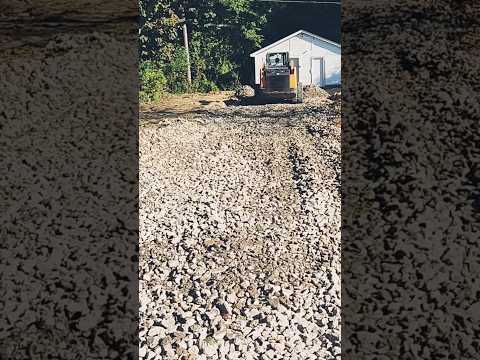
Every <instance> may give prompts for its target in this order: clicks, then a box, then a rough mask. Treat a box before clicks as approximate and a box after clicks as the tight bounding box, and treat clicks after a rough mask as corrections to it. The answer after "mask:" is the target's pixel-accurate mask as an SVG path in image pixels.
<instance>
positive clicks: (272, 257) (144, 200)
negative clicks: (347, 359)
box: [140, 103, 340, 360]
mask: <svg viewBox="0 0 480 360" xmlns="http://www.w3.org/2000/svg"><path fill="white" fill-rule="evenodd" d="M332 109H333V108H332V107H331V106H326V105H325V104H320V105H318V104H315V103H306V104H298V105H291V104H275V105H262V106H232V107H227V108H220V109H212V110H209V111H208V112H205V113H200V114H195V115H192V116H190V117H186V118H183V119H179V118H169V119H165V118H163V119H157V121H156V123H155V124H150V125H148V126H145V127H141V129H140V254H141V258H140V305H141V306H140V324H141V327H140V357H141V358H142V359H207V358H208V359H247V360H248V359H302V360H303V359H337V358H340V356H339V354H340V194H339V191H340V127H339V114H338V112H335V111H334V110H332Z"/></svg>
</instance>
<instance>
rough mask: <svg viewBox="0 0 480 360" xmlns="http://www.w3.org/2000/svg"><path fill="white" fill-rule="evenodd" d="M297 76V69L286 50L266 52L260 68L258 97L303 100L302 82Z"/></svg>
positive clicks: (298, 101)
mask: <svg viewBox="0 0 480 360" xmlns="http://www.w3.org/2000/svg"><path fill="white" fill-rule="evenodd" d="M297 76H298V69H297V68H296V66H295V64H294V63H293V61H290V60H289V56H288V52H277V53H268V54H267V58H266V61H265V65H264V66H263V68H262V69H261V70H260V88H259V95H260V97H262V98H267V99H268V98H272V99H282V100H292V101H294V102H297V103H301V102H303V91H302V83H301V82H299V81H298V78H297Z"/></svg>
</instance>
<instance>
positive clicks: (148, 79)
mask: <svg viewBox="0 0 480 360" xmlns="http://www.w3.org/2000/svg"><path fill="white" fill-rule="evenodd" d="M166 85H167V79H166V78H165V75H164V74H163V72H162V69H161V67H160V66H159V65H158V64H157V63H155V62H152V61H145V62H143V63H142V64H141V65H140V94H139V97H140V101H141V102H151V101H158V100H159V99H160V98H161V97H162V96H164V95H165V93H166V90H167V89H166Z"/></svg>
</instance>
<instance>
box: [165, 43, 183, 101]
mask: <svg viewBox="0 0 480 360" xmlns="http://www.w3.org/2000/svg"><path fill="white" fill-rule="evenodd" d="M165 68H166V71H167V73H166V74H167V79H168V80H167V82H168V89H169V90H170V92H172V93H184V92H187V91H188V80H187V57H186V52H185V49H184V48H177V49H176V50H175V51H174V53H173V55H172V60H171V62H170V63H169V64H167V65H166V66H165Z"/></svg>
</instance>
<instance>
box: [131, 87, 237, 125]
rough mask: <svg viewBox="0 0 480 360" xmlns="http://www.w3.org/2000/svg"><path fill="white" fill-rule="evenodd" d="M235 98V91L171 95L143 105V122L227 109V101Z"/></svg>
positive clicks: (141, 110) (141, 111) (141, 107)
mask: <svg viewBox="0 0 480 360" xmlns="http://www.w3.org/2000/svg"><path fill="white" fill-rule="evenodd" d="M233 97H234V92H233V91H218V92H212V93H208V94H199V93H195V94H181V95H170V96H167V97H165V98H163V99H162V100H161V101H158V102H156V103H150V104H141V105H140V113H141V118H140V119H141V122H142V121H143V122H148V121H149V120H151V119H154V118H159V117H173V118H175V117H179V116H188V115H191V114H198V113H202V112H208V111H210V110H212V109H218V108H223V107H225V106H226V105H225V101H227V100H229V99H232V98H233Z"/></svg>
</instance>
